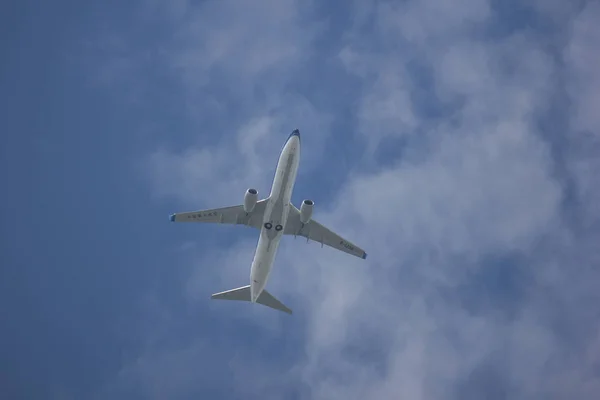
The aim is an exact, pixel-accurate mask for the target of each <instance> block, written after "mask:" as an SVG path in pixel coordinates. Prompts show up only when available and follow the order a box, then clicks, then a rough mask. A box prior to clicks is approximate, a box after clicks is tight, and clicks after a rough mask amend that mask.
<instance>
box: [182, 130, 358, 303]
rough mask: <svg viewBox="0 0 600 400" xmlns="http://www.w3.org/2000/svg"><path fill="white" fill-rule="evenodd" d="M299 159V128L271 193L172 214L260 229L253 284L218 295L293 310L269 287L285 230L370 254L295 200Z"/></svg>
mask: <svg viewBox="0 0 600 400" xmlns="http://www.w3.org/2000/svg"><path fill="white" fill-rule="evenodd" d="M299 162H300V131H299V130H298V129H295V130H294V131H293V132H292V133H291V134H290V136H289V137H288V139H287V141H286V142H285V144H284V146H283V150H282V151H281V155H280V156H279V162H278V164H277V170H276V171H275V178H274V179H273V186H272V187H271V194H270V195H269V197H267V198H266V199H263V200H258V191H257V190H256V189H248V190H247V191H246V194H245V197H244V204H242V205H238V206H232V207H223V208H214V209H209V210H200V211H191V212H183V213H177V214H172V215H171V216H170V220H171V221H172V222H212V223H221V224H232V225H247V226H251V227H253V228H256V229H259V230H260V236H259V239H258V244H257V246H256V251H255V253H254V260H253V261H252V267H251V269H250V285H246V286H242V287H240V288H237V289H232V290H227V291H225V292H220V293H215V294H213V295H212V296H211V297H212V298H213V299H222V300H239V301H250V302H252V303H259V304H262V305H265V306H267V307H271V308H274V309H276V310H280V311H283V312H286V313H288V314H291V313H292V310H290V309H289V308H287V307H286V306H285V305H284V304H283V303H281V302H280V301H279V300H277V299H276V298H275V297H273V295H271V294H270V293H269V292H267V290H266V289H265V286H266V284H267V280H268V279H269V275H270V273H271V269H272V267H273V260H274V259H275V254H276V253H277V248H278V247H279V241H280V240H281V238H282V237H283V235H293V236H294V237H296V236H303V237H305V238H306V242H307V243H308V240H309V239H311V240H313V241H316V242H319V243H321V247H323V245H324V244H326V245H328V246H330V247H333V248H334V249H337V250H341V251H343V252H345V253H348V254H352V255H354V256H357V257H361V258H362V259H366V258H367V253H365V251H364V250H363V249H361V248H360V247H358V246H357V245H355V244H353V243H351V242H350V241H348V240H346V239H344V238H342V237H341V236H339V235H337V234H336V233H334V232H333V231H331V230H329V229H327V228H326V227H324V226H323V225H321V224H320V223H318V222H317V221H315V220H314V219H312V218H311V217H312V211H313V206H314V202H313V201H312V200H304V201H303V202H302V206H301V207H300V210H298V209H297V208H296V207H294V205H293V204H292V203H291V202H290V199H291V197H292V191H293V189H294V184H295V182H296V174H297V172H298V165H299ZM257 200H258V201H257Z"/></svg>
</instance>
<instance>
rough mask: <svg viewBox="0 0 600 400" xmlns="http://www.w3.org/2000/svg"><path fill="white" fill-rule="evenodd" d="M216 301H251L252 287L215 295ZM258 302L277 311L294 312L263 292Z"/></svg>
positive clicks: (248, 286) (247, 286)
mask: <svg viewBox="0 0 600 400" xmlns="http://www.w3.org/2000/svg"><path fill="white" fill-rule="evenodd" d="M210 297H211V298H212V299H215V300H237V301H250V285H246V286H242V287H240V288H237V289H231V290H226V291H224V292H220V293H215V294H213V295H212V296H210ZM256 302H257V303H259V304H262V305H263V306H267V307H270V308H273V309H275V310H279V311H283V312H285V313H288V314H291V313H292V310H290V309H289V308H287V307H286V306H285V305H284V304H283V303H282V302H280V301H279V300H277V299H276V298H275V297H274V296H273V295H272V294H271V293H269V292H267V291H266V290H263V291H262V293H261V294H260V296H258V299H256Z"/></svg>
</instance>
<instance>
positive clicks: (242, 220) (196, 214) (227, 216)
mask: <svg viewBox="0 0 600 400" xmlns="http://www.w3.org/2000/svg"><path fill="white" fill-rule="evenodd" d="M266 205H267V199H263V200H260V201H258V202H257V203H256V205H255V206H254V210H252V212H251V213H247V212H245V211H244V206H243V205H239V206H231V207H221V208H211V209H206V210H199V211H189V212H182V213H176V214H171V216H170V217H169V219H170V220H171V222H206V223H216V224H231V225H247V226H251V227H253V228H258V229H260V228H261V227H262V220H263V216H264V213H265V208H266Z"/></svg>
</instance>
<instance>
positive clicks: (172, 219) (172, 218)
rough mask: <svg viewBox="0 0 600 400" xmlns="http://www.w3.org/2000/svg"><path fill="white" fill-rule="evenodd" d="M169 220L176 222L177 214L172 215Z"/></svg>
mask: <svg viewBox="0 0 600 400" xmlns="http://www.w3.org/2000/svg"><path fill="white" fill-rule="evenodd" d="M169 220H170V221H171V222H175V214H171V215H169Z"/></svg>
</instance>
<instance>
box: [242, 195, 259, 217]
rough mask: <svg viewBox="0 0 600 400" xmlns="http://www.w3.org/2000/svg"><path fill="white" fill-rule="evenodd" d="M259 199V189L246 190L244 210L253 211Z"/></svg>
mask: <svg viewBox="0 0 600 400" xmlns="http://www.w3.org/2000/svg"><path fill="white" fill-rule="evenodd" d="M257 201H258V191H257V190H256V189H248V190H246V194H245V195H244V211H246V212H247V213H250V212H252V210H254V206H255V205H256V202H257Z"/></svg>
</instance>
